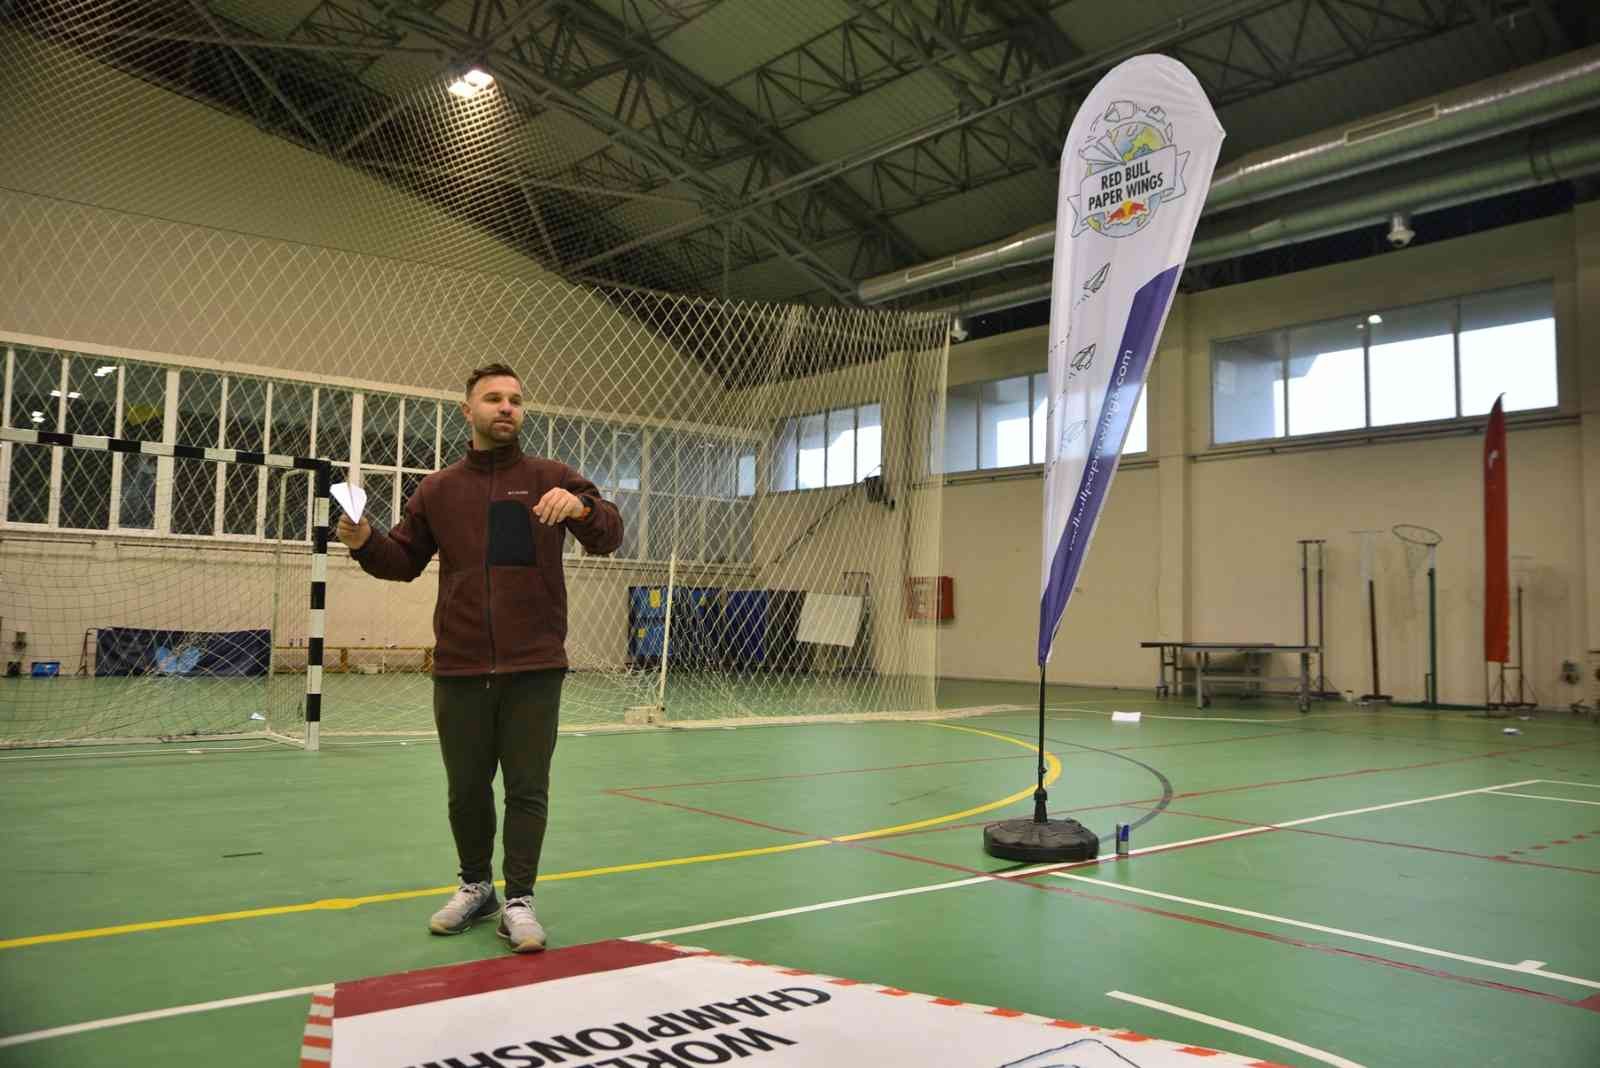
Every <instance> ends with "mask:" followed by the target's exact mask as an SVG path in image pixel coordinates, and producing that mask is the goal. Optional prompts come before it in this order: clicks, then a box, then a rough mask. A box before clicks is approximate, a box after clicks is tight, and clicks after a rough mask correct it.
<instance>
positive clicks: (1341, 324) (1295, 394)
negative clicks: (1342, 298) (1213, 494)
mask: <svg viewBox="0 0 1600 1068" xmlns="http://www.w3.org/2000/svg"><path fill="white" fill-rule="evenodd" d="M1365 325H1366V324H1365V323H1364V322H1360V321H1358V320H1356V319H1353V318H1352V319H1341V320H1338V321H1337V322H1332V323H1318V324H1315V325H1312V326H1300V327H1296V328H1294V329H1293V330H1290V331H1289V377H1288V383H1289V399H1288V403H1287V409H1288V427H1289V433H1291V434H1321V433H1326V432H1327V431H1330V430H1349V429H1352V428H1353V427H1359V426H1362V425H1364V424H1365V423H1366V420H1367V399H1366V395H1365V393H1364V391H1363V389H1362V375H1363V373H1364V372H1363V370H1362V368H1363V366H1364V360H1365V358H1366V357H1365V355H1364V354H1363V353H1362V350H1361V343H1362V337H1363V335H1362V328H1363V327H1364V326H1365ZM1276 423H1277V420H1276V418H1274V426H1276Z"/></svg>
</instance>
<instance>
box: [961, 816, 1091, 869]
mask: <svg viewBox="0 0 1600 1068" xmlns="http://www.w3.org/2000/svg"><path fill="white" fill-rule="evenodd" d="M983 851H984V852H985V853H987V854H989V855H990V856H991V857H1000V858H1001V859H1003V860H1027V861H1033V862H1036V863H1038V862H1043V863H1054V862H1058V861H1065V860H1093V859H1094V858H1095V857H1097V856H1099V855H1100V839H1099V838H1097V837H1095V833H1094V832H1093V831H1091V830H1089V828H1087V827H1085V826H1084V825H1083V824H1081V823H1079V822H1078V821H1077V820H1045V821H1044V822H1043V823H1038V822H1035V821H1034V820H1031V819H1023V820H1001V821H1000V822H999V823H991V824H989V825H988V826H987V827H985V828H984V829H983Z"/></svg>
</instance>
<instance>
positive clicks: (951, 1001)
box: [933, 998, 966, 1006]
mask: <svg viewBox="0 0 1600 1068" xmlns="http://www.w3.org/2000/svg"><path fill="white" fill-rule="evenodd" d="M933 1003H934V1004H935V1005H945V1006H955V1005H965V1004H966V1002H964V1001H957V1000H956V999H955V998H934V999H933Z"/></svg>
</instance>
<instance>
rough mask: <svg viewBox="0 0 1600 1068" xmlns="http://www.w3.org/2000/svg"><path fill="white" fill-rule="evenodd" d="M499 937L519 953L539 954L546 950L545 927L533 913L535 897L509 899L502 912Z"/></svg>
mask: <svg viewBox="0 0 1600 1068" xmlns="http://www.w3.org/2000/svg"><path fill="white" fill-rule="evenodd" d="M498 933H499V935H500V937H501V938H504V939H505V940H506V942H508V943H509V944H510V946H511V948H512V950H514V951H515V952H517V953H537V952H539V951H540V950H541V949H543V948H544V927H543V926H542V925H541V924H540V923H539V917H538V916H537V915H536V914H535V913H534V911H533V896H532V895H531V894H530V895H529V896H527V897H508V898H506V906H505V908H503V909H501V910H500V928H499V932H498Z"/></svg>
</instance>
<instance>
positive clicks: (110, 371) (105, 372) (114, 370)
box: [94, 364, 117, 378]
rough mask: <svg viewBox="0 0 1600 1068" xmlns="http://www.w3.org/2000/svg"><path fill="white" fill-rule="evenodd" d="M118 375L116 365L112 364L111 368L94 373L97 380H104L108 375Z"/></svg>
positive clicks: (104, 368)
mask: <svg viewBox="0 0 1600 1068" xmlns="http://www.w3.org/2000/svg"><path fill="white" fill-rule="evenodd" d="M116 373H117V368H116V365H115V364H112V365H110V366H107V367H102V368H100V369H99V370H98V371H96V372H95V373H94V376H95V377H96V378H104V377H105V376H106V375H111V374H116Z"/></svg>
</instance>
